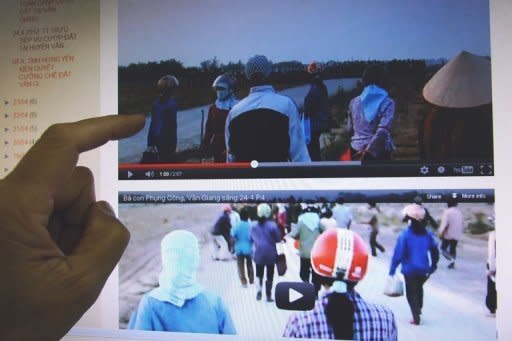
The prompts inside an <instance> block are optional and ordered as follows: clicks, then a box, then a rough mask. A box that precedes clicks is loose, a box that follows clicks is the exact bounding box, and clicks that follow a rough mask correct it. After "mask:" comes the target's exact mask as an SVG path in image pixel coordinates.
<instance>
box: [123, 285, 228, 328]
mask: <svg viewBox="0 0 512 341" xmlns="http://www.w3.org/2000/svg"><path fill="white" fill-rule="evenodd" d="M128 329H139V330H153V331H168V332H184V333H208V334H236V329H235V326H234V324H233V321H232V320H231V316H230V314H229V311H228V309H227V308H226V306H225V305H224V303H223V302H222V300H221V298H220V297H219V296H217V295H215V294H213V293H210V292H207V291H203V292H201V293H200V294H199V295H197V296H196V297H194V298H191V299H189V300H187V301H186V302H185V304H184V305H183V306H182V307H177V306H175V305H174V304H171V303H169V302H162V301H159V300H157V299H155V298H153V297H150V296H149V295H147V294H146V295H144V296H143V297H142V299H141V301H140V303H139V306H138V308H137V310H136V311H135V312H134V313H133V314H132V316H131V318H130V322H129V324H128Z"/></svg>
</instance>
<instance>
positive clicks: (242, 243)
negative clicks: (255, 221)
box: [231, 220, 252, 256]
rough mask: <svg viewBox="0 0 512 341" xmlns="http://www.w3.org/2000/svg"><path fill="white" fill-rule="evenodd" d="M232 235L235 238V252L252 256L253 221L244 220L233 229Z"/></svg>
mask: <svg viewBox="0 0 512 341" xmlns="http://www.w3.org/2000/svg"><path fill="white" fill-rule="evenodd" d="M231 236H232V237H233V238H234V239H235V254H236V255H237V256H250V255H251V252H252V241H251V223H249V222H248V221H243V220H242V221H241V222H239V223H238V224H236V225H235V227H233V228H232V229H231Z"/></svg>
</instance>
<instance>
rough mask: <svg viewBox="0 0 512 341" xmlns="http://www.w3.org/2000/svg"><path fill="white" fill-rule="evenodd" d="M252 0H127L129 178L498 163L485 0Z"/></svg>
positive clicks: (447, 169) (125, 157)
mask: <svg viewBox="0 0 512 341" xmlns="http://www.w3.org/2000/svg"><path fill="white" fill-rule="evenodd" d="M254 7H255V6H254V5H253V4H250V3H241V2H238V1H233V0H222V1H216V2H205V3H195V2H186V1H165V0H158V1H152V2H151V4H150V5H148V4H145V3H144V4H143V3H141V2H138V1H130V0H128V1H122V2H120V3H119V12H118V14H119V18H118V19H119V27H118V28H119V29H118V37H119V38H118V39H119V67H118V81H119V94H118V101H119V113H120V114H122V115H128V114H136V113H139V114H141V113H142V114H145V115H146V117H147V119H146V126H145V128H144V129H143V130H142V131H141V132H139V133H138V134H137V135H135V136H133V137H130V138H128V139H125V140H122V141H120V142H119V152H118V161H119V178H120V179H187V178H283V177H385V176H459V175H460V176H482V175H483V176H488V175H493V128H492V93H491V59H490V23H489V2H488V1H472V2H470V3H468V2H467V1H463V0H457V1H450V3H449V4H447V3H445V2H442V1H429V2H421V3H419V2H417V3H414V4H412V3H411V2H410V1H405V0H401V1H398V2H393V3H392V4H387V3H383V2H378V1H363V2H358V1H349V0H345V1H336V2H322V3H320V4H319V3H318V2H317V1H301V2H300V4H298V3H296V2H295V1H291V0H287V1H280V2H279V3H278V4H276V3H274V2H272V1H268V0H265V1H262V2H259V4H258V6H257V7H258V8H254ZM141 23H144V30H141Z"/></svg>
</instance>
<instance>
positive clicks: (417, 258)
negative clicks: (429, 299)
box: [389, 227, 439, 276]
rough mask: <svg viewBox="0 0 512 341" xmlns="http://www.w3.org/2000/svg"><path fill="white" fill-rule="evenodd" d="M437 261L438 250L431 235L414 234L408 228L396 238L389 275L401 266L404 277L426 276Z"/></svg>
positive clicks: (428, 232)
mask: <svg viewBox="0 0 512 341" xmlns="http://www.w3.org/2000/svg"><path fill="white" fill-rule="evenodd" d="M429 256H430V257H429ZM438 260H439V250H438V249H437V242H436V240H435V238H434V236H433V235H432V233H431V232H430V231H426V233H424V234H416V233H414V232H413V231H412V229H411V227H408V228H407V229H406V230H405V231H403V232H402V233H400V235H399V236H398V239H397V242H396V246H395V250H394V252H393V258H392V259H391V269H390V270H389V274H390V275H391V276H393V275H394V274H395V272H396V268H397V267H398V265H399V264H402V273H403V274H404V275H425V276H426V275H429V274H430V273H431V272H433V271H434V270H435V268H436V266H437V261H438Z"/></svg>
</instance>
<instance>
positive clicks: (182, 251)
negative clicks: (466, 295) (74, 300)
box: [129, 197, 496, 340]
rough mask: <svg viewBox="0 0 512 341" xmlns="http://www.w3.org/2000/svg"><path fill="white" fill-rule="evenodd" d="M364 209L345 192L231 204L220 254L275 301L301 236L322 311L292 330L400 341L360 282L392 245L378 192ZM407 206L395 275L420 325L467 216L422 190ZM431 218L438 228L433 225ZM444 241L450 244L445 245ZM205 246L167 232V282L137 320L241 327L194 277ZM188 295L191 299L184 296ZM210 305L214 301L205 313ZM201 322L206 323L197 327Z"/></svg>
mask: <svg viewBox="0 0 512 341" xmlns="http://www.w3.org/2000/svg"><path fill="white" fill-rule="evenodd" d="M364 211H365V212H363V213H362V214H358V215H357V216H358V217H359V216H362V218H358V219H357V220H356V219H354V214H353V212H352V210H351V207H350V206H348V205H346V204H345V202H344V200H343V198H341V197H340V198H338V199H337V200H336V202H335V203H322V204H319V203H313V202H306V203H297V202H296V201H294V200H290V202H289V203H287V204H267V203H261V204H258V205H251V204H248V205H225V206H223V208H222V212H221V213H220V215H219V217H218V218H217V219H216V221H215V222H214V223H213V227H212V229H211V231H210V232H211V245H212V250H211V252H212V258H213V259H214V260H215V261H229V260H232V259H236V268H237V271H238V277H239V279H240V284H241V286H242V287H243V288H247V287H249V286H250V285H253V284H254V285H255V288H256V300H257V301H260V300H262V298H263V295H264V297H265V299H266V301H267V302H273V301H274V298H273V285H274V275H275V268H276V264H277V262H278V249H279V244H280V243H283V242H284V241H286V240H288V239H293V240H295V241H296V243H295V247H296V248H297V250H296V253H297V255H298V258H299V264H300V265H299V266H300V269H299V273H298V274H297V275H298V277H299V278H300V279H301V280H302V281H303V282H308V283H311V284H312V285H313V286H314V289H315V292H316V297H317V298H316V304H315V306H314V308H313V310H310V311H305V312H298V313H294V314H291V315H290V317H289V319H288V322H287V324H286V325H285V326H283V328H284V329H283V330H284V331H283V336H286V337H302V338H324V339H333V338H337V339H339V338H342V339H360V340H394V339H396V338H397V334H398V331H397V325H396V321H395V316H394V314H393V312H392V311H391V310H390V309H389V308H386V307H383V306H380V305H377V304H373V303H370V302H367V301H366V300H365V299H364V298H363V297H361V296H360V295H359V294H358V293H357V291H356V290H355V287H356V285H357V283H358V282H359V281H361V280H362V279H363V277H364V276H365V274H366V272H367V264H368V258H369V256H370V255H372V256H375V257H376V256H377V250H379V251H381V252H385V248H384V247H383V246H382V245H381V244H380V243H379V242H377V235H378V231H379V216H380V215H382V214H383V213H382V211H381V209H380V208H379V206H378V205H377V203H376V202H375V201H372V200H370V201H369V202H368V203H367V204H366V207H365V208H364ZM358 213H361V212H358ZM401 214H402V215H403V221H404V222H405V223H406V226H405V228H404V229H403V230H402V232H400V233H399V235H398V237H397V238H396V244H395V246H394V249H393V253H392V256H391V262H390V265H389V271H388V274H389V276H390V277H393V276H395V275H396V274H397V272H398V271H400V272H401V273H402V275H403V277H404V281H405V293H406V294H405V296H406V299H407V302H408V304H409V307H410V310H411V315H412V320H411V324H413V325H420V324H421V317H422V312H423V311H422V308H423V305H424V302H423V301H424V293H423V292H424V289H423V286H424V284H425V282H426V281H427V280H428V279H429V278H430V277H431V276H432V274H433V273H434V272H435V271H436V269H437V267H438V263H439V258H440V254H443V255H445V254H446V255H445V257H446V258H447V260H448V265H447V268H448V269H455V267H454V265H453V264H454V262H455V252H454V251H455V249H454V248H453V249H451V248H450V245H452V244H454V245H455V246H454V247H456V244H457V243H456V242H455V243H454V242H450V241H451V240H455V241H456V240H458V239H460V235H457V233H459V232H460V233H462V231H459V230H460V224H464V219H463V216H462V213H461V211H460V209H459V208H458V207H457V202H456V200H454V199H453V198H449V199H448V200H447V208H446V209H445V210H444V212H443V215H442V217H441V219H440V221H441V222H440V224H438V223H437V221H436V220H435V219H433V218H432V216H431V215H430V213H429V212H428V210H427V209H426V208H425V207H424V206H423V203H422V201H421V198H419V197H417V198H415V199H414V202H413V203H411V204H408V205H406V206H405V207H404V209H403V211H402V213H401ZM454 217H456V218H454ZM457 217H462V218H461V219H462V220H460V219H458V218H457ZM432 223H434V224H436V225H435V226H437V227H438V229H437V231H435V230H433V229H430V228H428V225H429V224H432ZM354 225H359V226H360V225H367V226H368V229H369V240H368V242H365V241H364V240H363V239H362V238H361V236H359V235H358V234H357V233H356V232H354V231H353V229H351V226H354ZM454 238H457V239H454ZM175 239H176V240H175ZM439 240H440V241H439ZM367 245H369V247H368V246H367ZM444 245H448V247H447V249H446V250H445V246H444ZM494 245H495V242H494V241H493V240H492V238H491V237H490V238H489V259H488V269H489V270H488V283H487V285H488V294H487V297H486V305H487V307H488V309H489V311H490V312H491V313H492V314H494V313H495V311H496V291H495V286H493V284H494V282H495V275H496V266H495V264H496V263H495V249H494ZM440 250H441V251H440ZM452 250H453V252H452ZM198 253H199V251H198V246H197V239H196V238H195V236H194V235H193V234H192V233H190V232H187V231H174V232H171V233H170V234H168V235H167V236H166V237H165V238H164V240H163V241H162V266H163V269H162V272H161V274H160V277H159V284H160V285H159V287H158V288H156V289H154V290H152V291H151V292H149V293H147V294H146V295H145V296H144V297H143V298H142V300H141V302H140V303H139V306H138V308H137V310H136V311H135V312H134V313H133V315H132V317H131V319H130V323H129V328H135V329H149V330H169V331H187V330H185V329H186V328H185V327H184V325H182V324H181V322H180V321H188V322H187V323H189V324H190V326H189V327H190V329H189V330H188V331H189V332H199V331H203V332H210V333H228V334H231V333H236V329H235V326H234V324H233V322H232V320H231V317H230V313H229V309H228V307H227V306H225V305H224V303H223V302H222V299H221V298H219V297H218V296H215V295H214V294H212V293H210V292H209V291H207V290H206V289H203V288H202V287H201V286H200V285H199V284H198V283H197V282H196V280H195V276H196V272H197V267H198V262H199V260H198V259H199V258H198V257H199V256H198ZM398 269H400V270H398ZM187 300H191V303H190V304H185V303H184V302H187ZM176 302H178V303H176ZM201 304H203V305H205V308H204V310H203V311H202V313H201V314H197V311H196V310H201V309H202V308H201ZM164 316H173V318H172V321H178V322H176V323H175V322H172V323H170V324H167V322H165V321H163V320H162V319H164ZM199 317H200V318H201V320H198V318H199ZM169 321H170V320H169ZM194 321H195V322H198V323H199V321H207V322H206V323H203V322H201V323H199V324H200V325H201V326H200V327H196V326H193V324H194Z"/></svg>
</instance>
